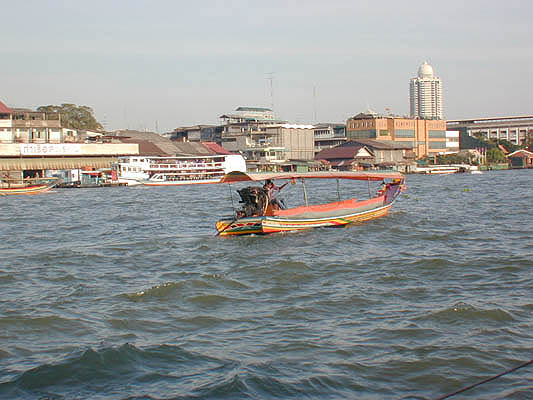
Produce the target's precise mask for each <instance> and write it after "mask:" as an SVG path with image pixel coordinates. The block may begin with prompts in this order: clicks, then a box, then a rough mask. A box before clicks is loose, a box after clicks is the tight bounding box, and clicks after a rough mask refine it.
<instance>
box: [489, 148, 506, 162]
mask: <svg viewBox="0 0 533 400" xmlns="http://www.w3.org/2000/svg"><path fill="white" fill-rule="evenodd" d="M505 161H507V159H506V158H505V154H504V153H503V151H501V150H500V149H499V148H497V147H492V148H490V149H488V150H487V162H489V163H503V162H505Z"/></svg>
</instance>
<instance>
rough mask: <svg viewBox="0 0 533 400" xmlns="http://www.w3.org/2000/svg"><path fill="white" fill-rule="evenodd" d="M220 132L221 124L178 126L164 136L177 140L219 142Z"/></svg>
mask: <svg viewBox="0 0 533 400" xmlns="http://www.w3.org/2000/svg"><path fill="white" fill-rule="evenodd" d="M221 132H222V127H221V126H217V125H193V126H184V127H178V128H176V129H174V130H173V131H172V132H170V133H167V134H164V136H166V137H168V138H169V139H170V140H176V141H179V142H220V139H221Z"/></svg>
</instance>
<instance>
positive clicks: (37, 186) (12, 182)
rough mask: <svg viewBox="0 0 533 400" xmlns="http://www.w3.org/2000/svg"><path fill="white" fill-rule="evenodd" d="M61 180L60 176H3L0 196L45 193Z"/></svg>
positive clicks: (0, 180)
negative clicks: (21, 177)
mask: <svg viewBox="0 0 533 400" xmlns="http://www.w3.org/2000/svg"><path fill="white" fill-rule="evenodd" d="M60 182H61V180H60V179H58V178H24V179H13V178H2V179H0V196H11V195H21V194H39V193H44V192H47V191H49V190H50V189H52V188H53V187H55V186H56V185H58V184H59V183H60Z"/></svg>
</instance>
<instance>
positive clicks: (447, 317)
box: [419, 302, 514, 323]
mask: <svg viewBox="0 0 533 400" xmlns="http://www.w3.org/2000/svg"><path fill="white" fill-rule="evenodd" d="M419 319H421V320H432V321H436V322H445V323H454V322H458V323H459V322H469V321H483V320H484V321H494V322H509V321H514V318H513V316H512V315H511V314H510V313H508V312H507V311H505V310H502V309H500V308H492V309H482V308H477V307H474V306H472V305H470V304H468V303H463V302H460V303H456V304H454V305H453V306H451V307H448V308H445V309H444V310H439V311H436V312H432V313H430V314H428V315H425V316H423V317H419Z"/></svg>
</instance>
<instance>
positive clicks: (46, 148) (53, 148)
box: [20, 143, 81, 156]
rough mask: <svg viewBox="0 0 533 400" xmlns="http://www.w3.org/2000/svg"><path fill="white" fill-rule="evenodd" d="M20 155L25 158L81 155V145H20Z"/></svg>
mask: <svg viewBox="0 0 533 400" xmlns="http://www.w3.org/2000/svg"><path fill="white" fill-rule="evenodd" d="M20 154H22V155H25V156H56V155H70V154H81V144H75V143H22V144H21V145H20Z"/></svg>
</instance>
